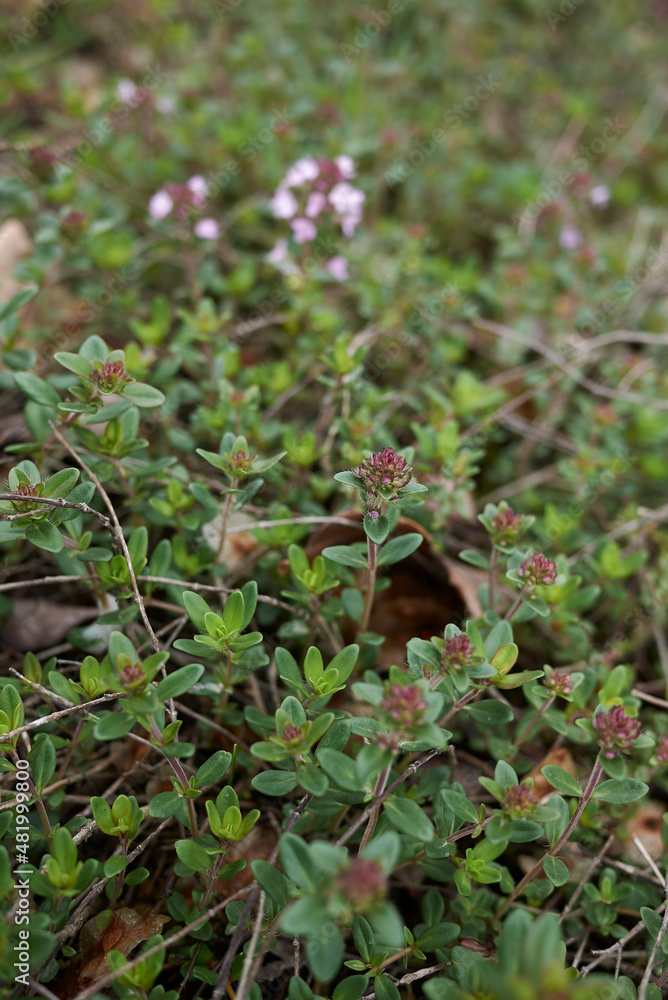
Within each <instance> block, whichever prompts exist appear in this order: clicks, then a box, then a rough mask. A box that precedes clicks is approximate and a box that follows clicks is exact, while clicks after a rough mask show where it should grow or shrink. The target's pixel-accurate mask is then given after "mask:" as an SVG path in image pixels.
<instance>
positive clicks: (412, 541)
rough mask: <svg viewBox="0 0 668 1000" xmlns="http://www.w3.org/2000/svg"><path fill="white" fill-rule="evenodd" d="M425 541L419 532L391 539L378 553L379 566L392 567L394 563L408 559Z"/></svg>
mask: <svg viewBox="0 0 668 1000" xmlns="http://www.w3.org/2000/svg"><path fill="white" fill-rule="evenodd" d="M423 541H424V538H423V537H422V535H421V534H419V533H418V532H410V533H409V534H407V535H399V537H398V538H391V539H390V540H389V542H387V543H386V544H385V545H383V547H382V549H381V550H380V552H379V553H378V565H379V566H392V565H393V563H396V562H400V561H401V560H402V559H406V558H407V557H408V556H409V555H411V553H413V552H415V550H416V549H417V548H419V547H420V545H422V543H423Z"/></svg>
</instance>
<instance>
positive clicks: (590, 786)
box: [496, 757, 603, 919]
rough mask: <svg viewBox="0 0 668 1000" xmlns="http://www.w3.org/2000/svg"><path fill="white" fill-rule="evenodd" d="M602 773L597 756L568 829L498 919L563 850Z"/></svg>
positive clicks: (508, 899) (506, 902)
mask: <svg viewBox="0 0 668 1000" xmlns="http://www.w3.org/2000/svg"><path fill="white" fill-rule="evenodd" d="M602 774H603V767H602V765H601V763H600V761H599V759H598V757H597V758H596V763H595V764H594V768H593V770H592V772H591V774H590V775H589V781H588V782H587V786H586V788H585V790H584V792H583V793H582V798H581V799H580V801H579V802H578V807H577V809H576V810H575V812H574V813H573V815H572V816H571V818H570V820H569V822H568V826H567V827H566V829H565V830H564V832H563V833H562V835H561V836H560V837H559V839H558V840H557V842H556V843H555V844H553V845H552V847H551V848H550V849H549V851H547V853H546V854H545V856H544V857H542V858H541V859H540V861H537V862H536V864H535V865H534V866H533V868H532V869H531V870H530V871H528V872H527V873H526V875H525V876H524V878H523V879H522V880H521V882H518V884H517V885H516V886H515V888H514V889H513V891H512V892H511V894H510V895H509V896H508V897H507V899H506V900H505V902H504V903H503V905H502V906H501V908H500V910H499V912H498V913H497V915H496V916H497V919H499V918H500V917H502V916H503V914H504V913H505V912H506V910H507V909H508V907H509V906H510V904H511V903H512V902H514V900H515V899H517V897H518V896H519V894H520V893H521V892H522V890H523V889H524V887H525V886H526V885H528V884H529V882H532V881H533V879H535V877H536V875H538V873H539V872H540V871H542V870H543V862H544V861H545V858H554V857H556V855H557V854H558V853H559V851H560V850H561V848H562V847H563V846H564V844H565V843H566V841H567V840H568V838H569V837H570V835H571V834H572V832H573V830H574V829H575V827H576V826H577V825H578V823H579V822H580V817H581V816H582V813H583V812H584V811H585V809H586V808H587V805H588V804H589V800H590V799H591V797H592V794H593V792H594V789H595V788H596V786H597V784H598V783H599V781H600V780H601V775H602Z"/></svg>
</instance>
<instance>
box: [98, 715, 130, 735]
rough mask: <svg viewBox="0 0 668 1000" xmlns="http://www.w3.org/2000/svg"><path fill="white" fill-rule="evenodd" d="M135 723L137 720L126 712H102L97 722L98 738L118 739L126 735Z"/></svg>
mask: <svg viewBox="0 0 668 1000" xmlns="http://www.w3.org/2000/svg"><path fill="white" fill-rule="evenodd" d="M134 724H135V720H134V719H132V718H131V717H130V716H129V715H126V714H125V712H100V718H99V721H98V722H97V723H96V724H95V729H94V731H93V732H94V734H95V739H96V740H117V739H120V737H121V736H126V735H127V734H128V733H129V732H130V730H131V729H132V727H133V726H134Z"/></svg>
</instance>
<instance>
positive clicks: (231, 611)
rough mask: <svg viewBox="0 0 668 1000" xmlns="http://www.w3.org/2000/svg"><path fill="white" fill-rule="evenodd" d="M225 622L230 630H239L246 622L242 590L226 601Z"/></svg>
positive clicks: (231, 595)
mask: <svg viewBox="0 0 668 1000" xmlns="http://www.w3.org/2000/svg"><path fill="white" fill-rule="evenodd" d="M223 622H224V623H225V628H226V629H227V631H228V632H238V631H239V629H240V628H241V627H242V625H243V623H244V599H243V595H242V594H241V593H240V591H238V590H235V591H234V593H232V594H230V596H229V597H228V598H227V600H226V601H225V607H224V609H223Z"/></svg>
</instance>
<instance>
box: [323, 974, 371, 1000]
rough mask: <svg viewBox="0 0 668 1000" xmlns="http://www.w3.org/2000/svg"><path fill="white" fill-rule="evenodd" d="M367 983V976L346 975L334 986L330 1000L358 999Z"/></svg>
mask: <svg viewBox="0 0 668 1000" xmlns="http://www.w3.org/2000/svg"><path fill="white" fill-rule="evenodd" d="M368 985H369V977H368V976H348V977H347V978H346V979H344V980H343V981H342V982H340V983H339V984H338V986H336V987H335V988H334V992H333V993H332V1000H360V997H361V996H362V994H363V993H364V992H365V990H366V988H367V986H368Z"/></svg>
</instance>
